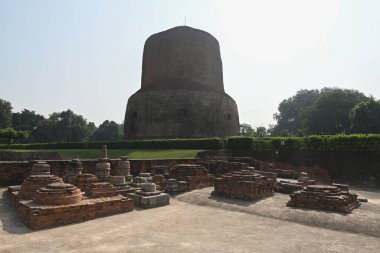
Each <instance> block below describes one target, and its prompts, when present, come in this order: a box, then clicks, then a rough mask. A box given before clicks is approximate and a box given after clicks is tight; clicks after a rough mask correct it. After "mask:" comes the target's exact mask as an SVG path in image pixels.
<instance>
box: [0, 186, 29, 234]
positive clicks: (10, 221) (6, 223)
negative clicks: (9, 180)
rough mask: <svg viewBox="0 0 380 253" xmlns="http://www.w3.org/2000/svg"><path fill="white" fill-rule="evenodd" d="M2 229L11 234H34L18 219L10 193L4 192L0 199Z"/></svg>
mask: <svg viewBox="0 0 380 253" xmlns="http://www.w3.org/2000/svg"><path fill="white" fill-rule="evenodd" d="M0 227H1V229H2V230H4V231H6V232H8V233H11V234H26V233H30V232H32V230H31V229H29V228H28V227H26V226H25V225H24V223H22V221H21V220H20V219H19V218H18V217H17V214H16V209H15V208H14V207H12V205H11V203H10V202H9V198H8V192H7V191H3V192H2V197H1V198H0Z"/></svg>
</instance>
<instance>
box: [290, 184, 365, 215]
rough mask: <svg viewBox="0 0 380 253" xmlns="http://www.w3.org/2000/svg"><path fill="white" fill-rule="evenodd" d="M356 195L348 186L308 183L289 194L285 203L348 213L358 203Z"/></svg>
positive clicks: (299, 206)
mask: <svg viewBox="0 0 380 253" xmlns="http://www.w3.org/2000/svg"><path fill="white" fill-rule="evenodd" d="M357 197H358V196H357V195H356V194H355V193H350V192H349V191H348V187H339V186H333V185H308V186H306V187H304V188H303V189H302V190H301V191H298V192H295V193H293V194H290V200H289V202H288V203H287V204H286V205H287V206H289V207H298V208H309V209H319V210H326V211H336V212H342V213H348V212H351V211H352V210H353V209H355V208H357V207H358V206H359V205H360V203H359V201H358V199H357Z"/></svg>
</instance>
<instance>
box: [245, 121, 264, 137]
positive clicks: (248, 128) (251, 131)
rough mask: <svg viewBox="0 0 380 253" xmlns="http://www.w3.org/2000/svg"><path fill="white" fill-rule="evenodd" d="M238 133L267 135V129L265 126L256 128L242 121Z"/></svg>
mask: <svg viewBox="0 0 380 253" xmlns="http://www.w3.org/2000/svg"><path fill="white" fill-rule="evenodd" d="M240 135H242V136H252V137H264V136H267V129H266V128H265V127H256V129H253V128H252V126H251V125H249V124H247V123H242V124H240Z"/></svg>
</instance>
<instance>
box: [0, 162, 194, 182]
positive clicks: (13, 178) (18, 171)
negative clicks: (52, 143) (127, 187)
mask: <svg viewBox="0 0 380 253" xmlns="http://www.w3.org/2000/svg"><path fill="white" fill-rule="evenodd" d="M119 161H120V159H110V160H109V163H110V164H111V175H115V174H116V167H117V164H118V162H119ZM129 161H130V163H131V174H132V175H133V176H137V175H138V174H139V173H140V172H149V170H150V168H151V167H153V166H168V167H172V166H174V165H177V164H183V163H185V164H195V163H197V162H199V161H200V159H155V160H129ZM46 162H47V163H48V164H49V165H50V171H51V174H53V175H56V176H59V177H62V176H63V175H64V173H65V170H67V169H68V168H69V166H70V160H47V161H46ZM81 162H82V166H83V171H82V173H90V174H95V165H96V163H97V159H87V160H81ZM33 163H34V161H0V186H9V185H19V184H22V182H23V181H24V179H26V178H27V177H29V176H30V174H31V169H32V165H33Z"/></svg>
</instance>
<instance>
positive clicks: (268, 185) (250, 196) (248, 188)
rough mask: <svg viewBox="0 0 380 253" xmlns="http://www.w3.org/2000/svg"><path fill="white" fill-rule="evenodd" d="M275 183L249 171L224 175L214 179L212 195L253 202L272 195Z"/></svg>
mask: <svg viewBox="0 0 380 253" xmlns="http://www.w3.org/2000/svg"><path fill="white" fill-rule="evenodd" d="M274 184H275V182H274V181H273V180H272V179H268V178H266V177H264V176H261V175H260V174H257V173H254V172H253V171H250V170H239V171H234V172H232V173H226V174H224V175H223V176H222V177H221V178H215V179H214V191H213V192H212V193H211V194H212V195H217V196H226V197H230V198H237V199H242V200H255V199H259V198H262V197H267V196H271V195H273V188H274Z"/></svg>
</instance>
